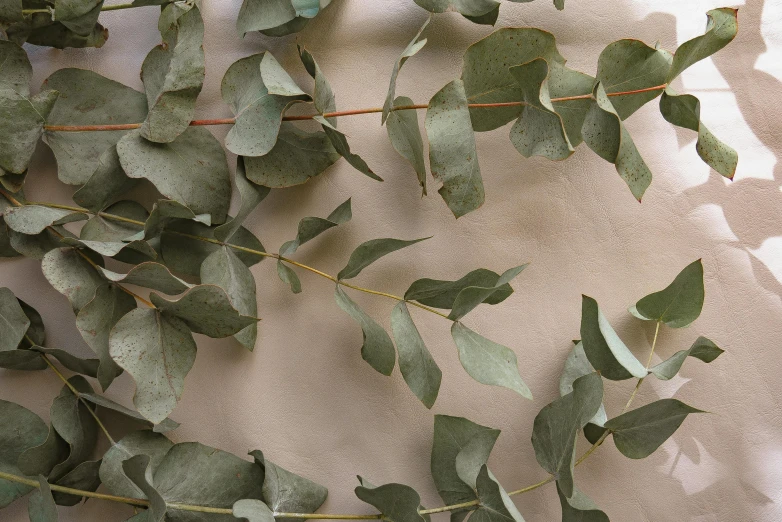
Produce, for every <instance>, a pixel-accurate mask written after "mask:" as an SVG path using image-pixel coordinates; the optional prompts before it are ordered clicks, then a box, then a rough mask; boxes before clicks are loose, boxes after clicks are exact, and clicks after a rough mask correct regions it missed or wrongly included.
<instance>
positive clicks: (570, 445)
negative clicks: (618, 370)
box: [532, 373, 603, 497]
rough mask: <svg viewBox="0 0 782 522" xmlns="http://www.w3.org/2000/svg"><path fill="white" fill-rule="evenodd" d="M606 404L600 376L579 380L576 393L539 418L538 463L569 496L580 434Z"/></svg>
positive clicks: (534, 442)
mask: <svg viewBox="0 0 782 522" xmlns="http://www.w3.org/2000/svg"><path fill="white" fill-rule="evenodd" d="M602 403H603V381H602V379H601V378H600V375H599V374H597V373H591V374H589V375H585V376H583V377H579V378H578V379H576V381H575V382H574V383H573V391H572V392H571V393H568V394H567V395H565V396H563V397H560V398H559V399H556V400H555V401H553V402H551V403H550V404H548V405H547V406H545V407H544V408H543V409H542V410H540V413H538V415H537V416H536V417H535V423H534V425H533V428H532V446H533V447H534V448H535V458H536V459H537V460H538V464H540V466H541V467H542V468H543V469H545V470H546V471H548V472H549V473H551V474H552V475H554V477H555V478H556V480H557V484H558V485H559V487H560V488H562V492H563V493H564V494H565V496H566V497H571V496H573V463H574V462H573V461H574V460H575V449H576V435H577V434H578V430H580V429H582V428H583V427H584V426H585V425H586V423H587V422H589V420H590V419H591V418H592V417H594V416H595V414H596V413H597V411H598V410H599V409H600V405H601V404H602Z"/></svg>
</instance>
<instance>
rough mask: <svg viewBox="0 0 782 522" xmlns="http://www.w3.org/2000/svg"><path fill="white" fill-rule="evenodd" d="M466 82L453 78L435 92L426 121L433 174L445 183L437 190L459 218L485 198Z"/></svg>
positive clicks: (474, 208) (479, 204)
mask: <svg viewBox="0 0 782 522" xmlns="http://www.w3.org/2000/svg"><path fill="white" fill-rule="evenodd" d="M464 85H465V84H464V82H463V81H462V80H454V81H452V82H451V83H449V84H448V85H446V86H445V87H443V88H442V89H441V90H440V91H439V92H438V93H437V94H435V95H434V96H433V97H432V99H431V100H430V101H429V108H428V109H427V110H426V121H425V127H426V135H427V137H428V138H429V166H430V168H431V169H432V176H434V179H436V180H437V181H439V182H441V183H442V184H443V186H442V187H440V190H438V192H439V193H440V195H441V196H442V197H443V199H444V200H445V203H446V204H447V205H448V208H449V209H451V212H453V214H454V216H456V217H457V218H458V217H461V216H463V215H465V214H467V213H469V212H472V211H473V210H476V209H477V208H479V207H480V206H481V205H483V201H484V190H483V180H482V179H481V168H480V165H479V164H478V153H477V150H476V148H475V133H474V132H473V123H472V122H471V120H470V112H469V109H468V108H467V103H468V102H467V97H466V94H465V90H464Z"/></svg>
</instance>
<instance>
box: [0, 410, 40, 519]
mask: <svg viewBox="0 0 782 522" xmlns="http://www.w3.org/2000/svg"><path fill="white" fill-rule="evenodd" d="M0 418H2V419H3V422H0V471H3V472H5V473H12V474H15V475H23V474H24V473H22V471H21V470H20V469H19V467H18V466H17V460H18V459H19V456H20V455H21V454H22V453H23V452H24V451H25V450H27V449H29V448H32V447H35V446H37V445H39V444H42V443H43V442H44V441H45V440H46V435H47V429H46V424H44V422H43V421H42V420H41V418H40V417H38V415H36V414H35V413H33V412H31V411H30V410H28V409H27V408H24V407H22V406H19V405H18V404H15V403H13V402H8V401H4V400H0ZM32 490H33V487H32V486H27V485H24V484H19V483H17V482H10V481H7V480H3V479H0V508H4V507H6V506H8V505H9V504H10V503H11V502H13V501H14V500H16V499H17V498H19V497H21V496H23V495H26V494H27V493H29V492H30V491H32Z"/></svg>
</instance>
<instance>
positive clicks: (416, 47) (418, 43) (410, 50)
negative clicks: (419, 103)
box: [381, 16, 432, 124]
mask: <svg viewBox="0 0 782 522" xmlns="http://www.w3.org/2000/svg"><path fill="white" fill-rule="evenodd" d="M431 21H432V17H431V16H429V18H427V19H426V21H425V22H424V24H423V25H422V26H421V28H420V29H419V30H418V33H416V35H415V37H414V38H413V39H412V40H411V41H410V43H409V44H407V47H405V49H404V51H402V55H401V56H400V57H399V59H398V60H397V61H396V63H394V70H393V71H391V82H390V84H389V86H388V94H387V95H386V101H385V103H384V104H383V116H382V119H381V121H382V123H383V124H385V123H386V120H387V119H388V116H389V114H391V111H392V110H393V108H394V97H395V96H396V94H395V93H396V79H397V77H398V76H399V71H400V70H401V69H402V66H403V65H404V64H405V62H406V61H407V59H408V58H410V57H411V56H415V55H416V54H417V53H418V51H420V50H421V49H423V47H424V45H426V38H424V39H423V40H421V35H422V34H423V32H424V30H425V29H426V28H427V26H428V25H429V22H431ZM411 105H412V104H411Z"/></svg>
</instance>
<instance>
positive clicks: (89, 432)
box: [49, 375, 98, 504]
mask: <svg viewBox="0 0 782 522" xmlns="http://www.w3.org/2000/svg"><path fill="white" fill-rule="evenodd" d="M68 382H69V383H70V385H71V386H73V387H74V389H76V391H78V392H79V393H92V392H93V389H92V386H90V384H89V383H88V382H87V380H86V379H85V378H84V377H81V376H80V375H77V376H74V377H71V378H70V379H68ZM49 418H50V420H51V423H52V427H53V428H54V429H55V430H57V434H58V435H59V436H60V437H62V439H63V440H64V441H65V442H66V443H67V444H68V446H69V448H70V451H69V452H68V457H67V458H66V459H65V460H64V461H62V462H60V463H58V464H57V465H56V466H54V468H53V469H52V471H51V473H50V474H49V480H50V481H52V482H53V483H60V480H63V479H64V478H65V477H66V476H67V475H68V474H70V473H71V472H73V471H75V470H76V469H77V467H78V466H80V465H82V464H84V463H85V462H87V461H88V459H89V457H90V456H91V455H92V452H93V451H94V449H95V444H96V442H97V440H98V425H97V423H96V422H95V419H94V418H93V416H92V414H91V413H90V411H89V410H88V407H87V406H86V405H85V404H84V403H82V402H81V401H80V400H79V398H78V397H77V396H76V395H75V394H74V393H73V392H72V391H71V389H70V388H69V387H68V386H63V387H62V390H61V391H60V394H59V395H58V396H57V398H55V399H54V401H53V402H52V406H51V409H50V410H49ZM81 471H86V469H82V470H81ZM80 475H81V473H80V472H79V473H76V474H74V475H72V476H71V479H74V478H78V477H79V476H80ZM95 487H96V488H97V485H96V486H95ZM57 497H59V495H55V500H56V501H57V503H58V504H61V503H62V502H60V499H59V498H57ZM66 498H68V500H67V501H72V500H73V499H74V498H77V497H74V496H69V497H66Z"/></svg>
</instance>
